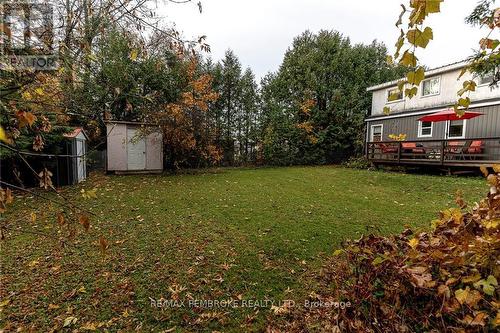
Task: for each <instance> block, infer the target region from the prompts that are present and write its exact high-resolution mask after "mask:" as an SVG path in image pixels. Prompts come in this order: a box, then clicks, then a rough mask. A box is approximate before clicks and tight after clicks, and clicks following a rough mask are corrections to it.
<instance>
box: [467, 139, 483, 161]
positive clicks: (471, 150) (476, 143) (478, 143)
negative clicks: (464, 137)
mask: <svg viewBox="0 0 500 333" xmlns="http://www.w3.org/2000/svg"><path fill="white" fill-rule="evenodd" d="M483 151H484V143H483V141H482V140H473V141H472V142H471V143H470V145H469V147H468V148H466V149H465V153H466V154H467V156H468V157H470V158H471V159H476V158H477V157H478V156H474V155H475V154H477V155H480V154H482V153H483Z"/></svg>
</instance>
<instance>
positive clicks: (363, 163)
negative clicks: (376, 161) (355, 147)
mask: <svg viewBox="0 0 500 333" xmlns="http://www.w3.org/2000/svg"><path fill="white" fill-rule="evenodd" d="M343 164H344V166H345V167H347V168H351V169H364V170H366V169H370V168H371V167H373V164H372V163H371V162H370V161H369V160H368V159H367V158H366V157H365V156H361V157H350V158H349V159H348V160H347V161H346V162H344V163H343Z"/></svg>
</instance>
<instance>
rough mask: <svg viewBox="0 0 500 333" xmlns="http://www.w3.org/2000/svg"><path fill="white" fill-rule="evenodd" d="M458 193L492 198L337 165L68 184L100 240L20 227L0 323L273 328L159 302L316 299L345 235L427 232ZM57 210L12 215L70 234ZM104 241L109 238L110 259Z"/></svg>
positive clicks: (9, 246)
mask: <svg viewBox="0 0 500 333" xmlns="http://www.w3.org/2000/svg"><path fill="white" fill-rule="evenodd" d="M94 187H96V188H97V196H98V198H97V199H84V198H82V196H81V194H80V190H81V189H82V188H85V189H92V188H94ZM458 189H462V190H464V194H465V198H466V199H467V200H469V201H474V200H478V199H479V198H480V197H482V195H483V194H484V192H485V191H486V190H487V188H486V186H485V182H484V181H483V180H482V179H479V178H454V177H438V176H420V175H406V174H398V173H385V172H372V171H358V170H350V169H344V168H338V167H293V168H264V169H227V170H226V169H222V170H218V171H212V172H206V173H197V174H192V175H177V176H168V175H158V176H154V175H151V176H149V175H148V176H105V175H102V174H97V175H93V176H92V177H91V178H90V179H89V180H87V181H86V182H85V183H84V184H82V185H80V186H77V187H73V188H66V189H64V193H65V194H66V195H67V196H69V197H73V198H74V200H75V201H76V202H77V203H78V204H79V205H82V206H84V207H86V208H88V209H90V210H92V211H93V212H94V213H95V214H96V216H95V217H91V228H90V230H89V231H88V232H85V231H84V230H83V228H81V227H80V226H77V228H76V230H77V233H76V235H75V240H74V241H73V242H74V243H75V244H74V245H70V246H65V247H61V245H60V244H58V243H57V242H55V241H53V240H51V239H47V238H43V237H40V236H36V235H34V234H27V233H19V232H9V233H7V234H6V240H5V241H3V242H2V243H0V245H1V264H2V266H1V281H0V282H1V285H0V293H1V298H2V299H1V300H0V303H1V304H2V308H1V312H0V318H1V323H2V324H1V325H0V328H1V327H2V325H3V326H6V325H7V327H9V326H8V325H11V326H10V328H13V329H15V328H17V327H18V326H21V325H22V326H25V327H26V328H28V327H30V326H31V325H34V326H35V327H36V331H49V329H50V328H52V327H54V326H56V327H57V326H58V327H61V326H62V325H63V322H64V320H65V319H66V318H68V317H74V318H76V319H77V321H76V322H75V323H73V324H71V325H70V328H71V329H75V328H81V327H82V326H84V327H86V328H89V329H92V328H94V327H95V328H98V330H103V329H104V328H108V329H109V330H110V331H117V330H120V329H121V330H123V331H132V330H134V329H139V330H141V328H142V330H144V331H154V332H158V331H162V330H169V329H172V331H199V330H206V331H211V330H220V331H235V332H237V331H241V330H253V331H260V330H262V329H264V328H265V326H266V320H268V317H270V316H271V315H272V311H271V310H270V308H269V307H261V308H256V309H252V308H248V307H239V308H230V307H218V308H201V307H189V306H188V304H187V303H185V304H184V306H182V307H178V308H164V309H158V308H153V307H151V300H150V298H153V299H160V298H161V297H164V298H166V299H174V300H175V299H179V300H188V299H194V300H210V299H215V300H227V299H238V300H273V301H280V300H284V299H300V297H301V296H303V295H304V294H308V293H309V292H310V291H311V290H310V289H308V288H304V287H303V286H304V285H307V281H305V276H307V273H310V272H312V271H315V270H317V269H319V266H320V265H321V263H322V260H323V259H324V257H325V256H328V255H330V254H331V253H332V252H333V251H334V250H335V249H336V248H337V247H338V246H339V244H340V242H341V241H342V240H343V239H346V238H356V237H359V236H360V235H361V234H362V233H365V232H366V231H367V229H368V230H371V231H373V232H381V233H394V232H399V231H401V230H402V229H403V228H404V225H411V226H413V227H417V228H420V227H427V226H428V224H429V221H430V220H431V219H432V218H433V217H434V216H435V215H436V212H438V211H439V210H440V209H444V208H446V207H449V206H453V205H454V194H455V192H456V191H457V190H458ZM52 197H54V196H52ZM58 209H59V208H58V207H57V206H56V205H53V204H52V205H50V204H47V203H46V202H43V203H42V202H40V199H36V198H33V197H23V198H20V197H17V198H16V200H15V204H14V205H13V206H11V207H10V208H9V211H8V212H7V214H5V216H4V217H6V218H8V219H10V220H11V221H15V220H16V219H19V218H20V219H21V220H19V222H16V223H15V224H16V225H17V226H19V228H23V229H24V230H30V231H44V232H48V233H57V232H58V231H59V232H63V233H64V232H67V230H66V226H65V227H63V228H62V229H61V228H60V227H58V226H57V223H56V217H55V216H56V213H57V212H58ZM32 212H34V213H36V215H37V218H36V221H35V222H31V221H30V217H29V216H30V214H31V213H32ZM73 219H76V217H73ZM100 235H103V236H104V237H105V238H106V239H107V240H108V243H109V248H108V250H107V253H106V255H105V256H102V255H101V254H100V252H99V246H98V239H99V236H100ZM311 288H312V287H311ZM7 299H8V301H6V300H7ZM186 302H187V301H186ZM268 304H269V303H267V305H268ZM177 305H180V302H179V303H178V304H177ZM260 305H264V304H263V303H261V304H260ZM9 323H10V324H9ZM68 330H69V329H68Z"/></svg>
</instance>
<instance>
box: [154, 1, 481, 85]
mask: <svg viewBox="0 0 500 333" xmlns="http://www.w3.org/2000/svg"><path fill="white" fill-rule="evenodd" d="M403 2H404V3H407V2H408V1H407V0H202V4H203V13H202V14H200V13H199V12H198V10H197V7H196V6H195V5H194V4H187V5H186V4H185V5H175V4H167V5H166V6H164V7H163V8H162V9H160V10H159V11H158V14H160V15H162V16H164V17H165V18H166V20H167V22H175V24H176V26H177V28H178V30H180V31H181V32H183V33H184V35H185V37H196V36H201V35H207V37H208V43H209V44H210V46H211V48H212V54H211V56H212V58H214V59H215V60H218V59H221V58H222V57H223V56H224V52H225V51H226V50H227V49H229V48H231V49H232V50H234V52H235V53H236V54H237V56H238V57H239V59H240V61H241V62H242V64H243V66H244V67H247V66H248V67H251V68H252V70H253V71H254V72H255V74H256V76H257V78H258V79H259V78H260V77H262V76H264V75H265V74H266V73H267V72H269V71H276V70H277V69H278V67H279V65H280V64H281V62H282V60H283V55H284V53H285V51H286V50H287V48H288V47H289V46H290V45H291V43H292V41H293V38H294V37H295V36H297V35H299V34H301V33H302V32H303V31H305V30H307V29H309V30H311V31H313V32H316V31H318V30H321V29H328V30H337V31H339V32H341V33H342V34H344V35H345V36H348V37H349V38H350V39H351V42H353V43H360V42H361V43H370V42H371V41H373V40H374V39H377V40H378V41H382V42H384V43H385V44H386V45H387V46H388V47H389V49H390V51H391V52H392V50H393V49H394V47H393V45H394V43H395V41H396V39H397V36H398V31H397V29H396V28H395V26H394V22H395V21H396V20H397V17H398V14H399V12H400V11H401V7H400V6H399V5H400V4H401V3H403ZM475 4H476V0H445V1H444V3H443V4H442V7H441V10H442V13H441V14H434V15H431V17H430V19H429V20H428V24H429V25H430V26H431V27H432V28H433V29H434V40H433V41H431V43H430V44H429V46H428V48H427V49H425V50H419V52H418V54H417V56H419V58H420V59H421V61H422V63H423V64H425V65H427V66H430V67H436V66H440V65H444V64H448V63H451V62H454V61H457V60H461V59H464V58H466V57H467V56H469V55H470V54H471V53H472V51H471V50H472V48H473V47H475V46H476V45H478V41H479V39H480V38H481V37H484V35H485V32H486V31H485V30H479V29H478V28H473V27H471V26H468V25H466V24H465V23H464V18H465V17H466V16H467V14H468V13H470V12H471V10H472V9H473V8H474V6H475Z"/></svg>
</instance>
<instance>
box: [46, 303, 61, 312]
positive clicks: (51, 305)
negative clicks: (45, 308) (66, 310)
mask: <svg viewBox="0 0 500 333" xmlns="http://www.w3.org/2000/svg"><path fill="white" fill-rule="evenodd" d="M59 308H60V306H59V305H56V304H52V303H50V304H49V310H57V309H59Z"/></svg>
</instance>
